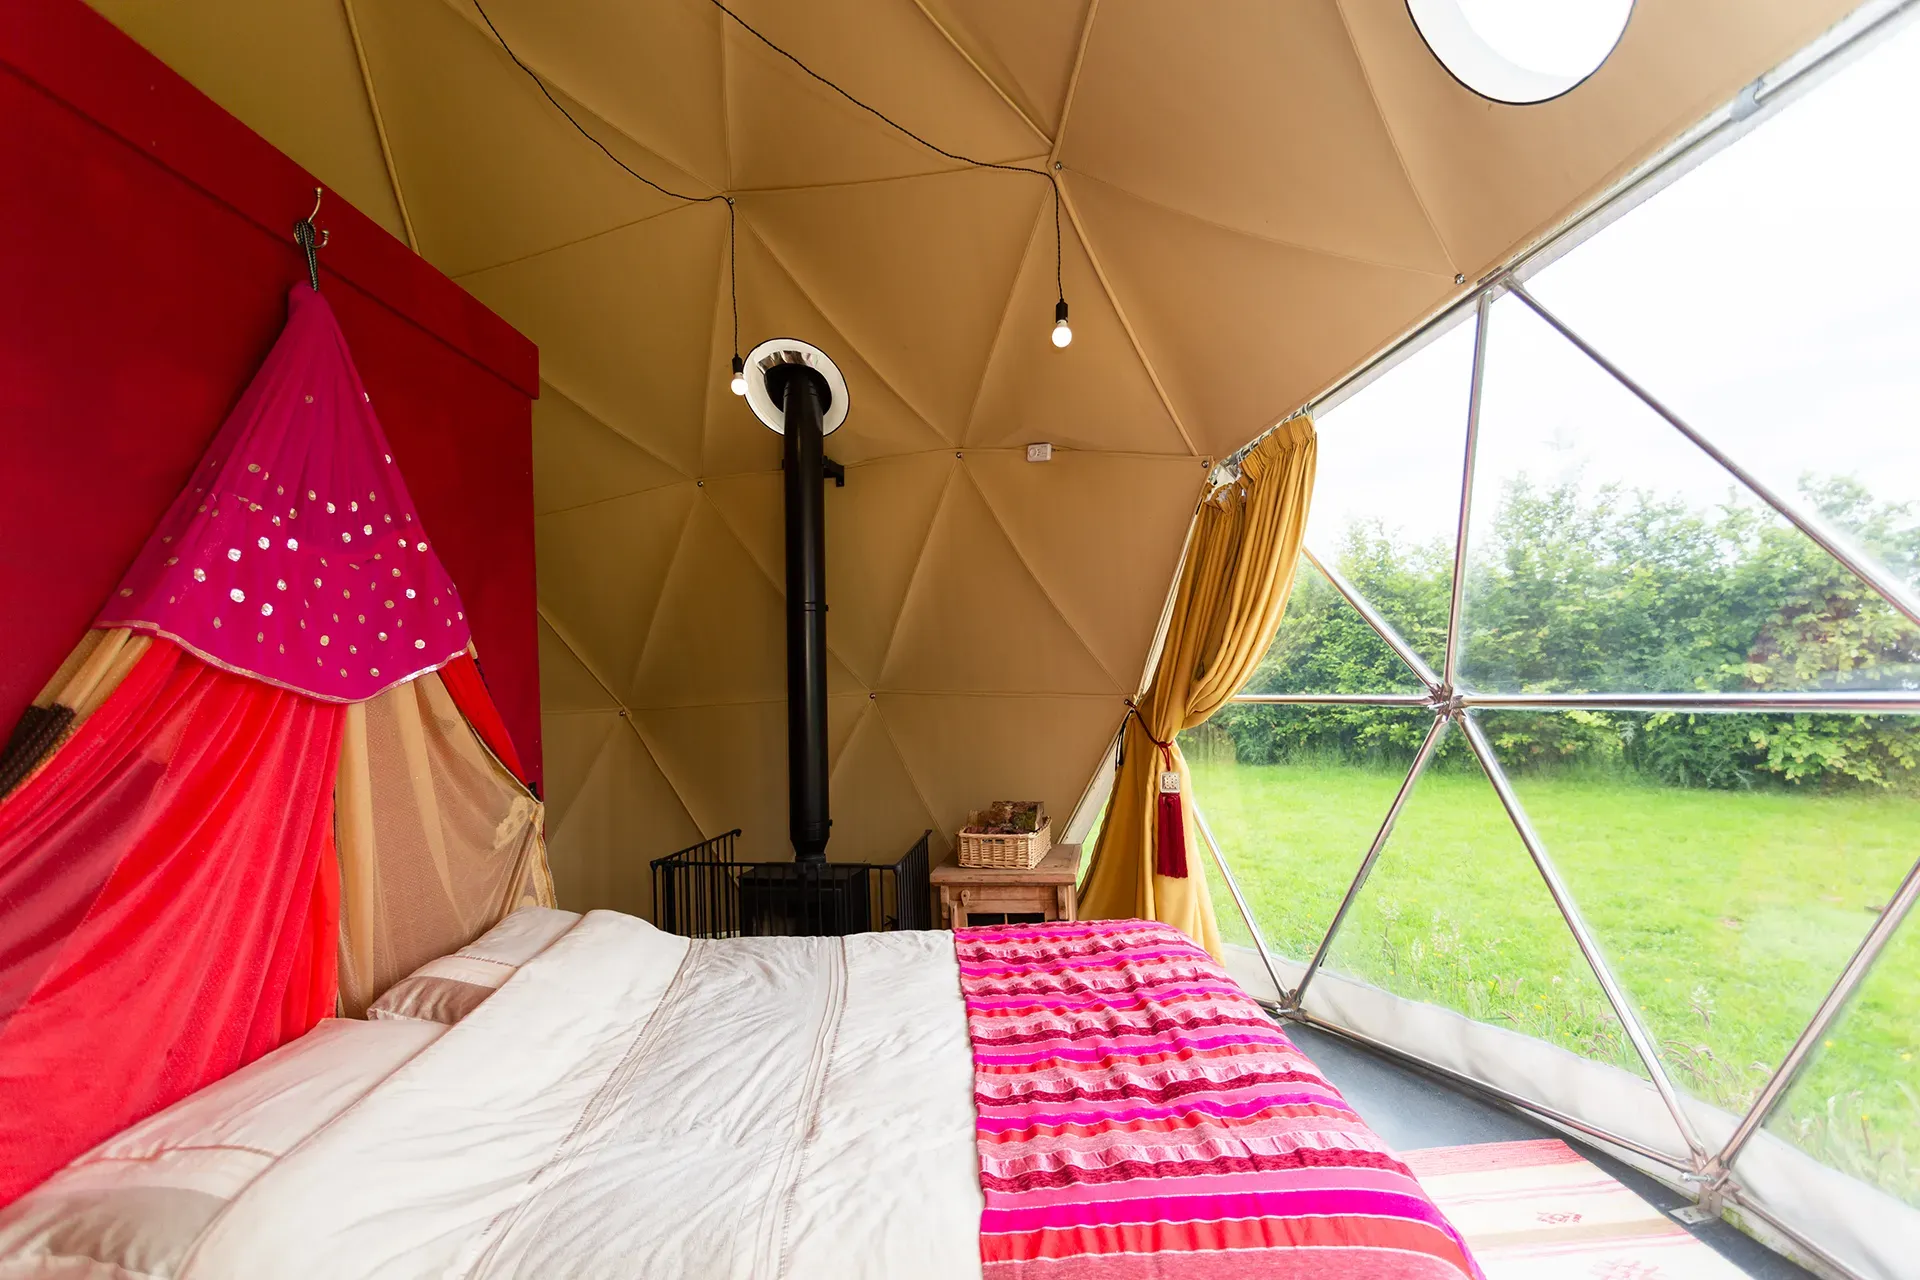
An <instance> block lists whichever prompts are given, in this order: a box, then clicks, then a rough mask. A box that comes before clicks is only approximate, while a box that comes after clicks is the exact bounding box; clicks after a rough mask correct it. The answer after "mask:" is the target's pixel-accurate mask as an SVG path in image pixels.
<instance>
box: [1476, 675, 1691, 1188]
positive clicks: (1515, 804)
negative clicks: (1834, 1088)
mask: <svg viewBox="0 0 1920 1280" xmlns="http://www.w3.org/2000/svg"><path fill="white" fill-rule="evenodd" d="M1460 727H1461V728H1462V729H1463V730H1464V731H1465V732H1466V735H1467V745H1468V746H1470V747H1472V748H1473V754H1474V756H1475V757H1476V758H1477V759H1478V760H1479V761H1480V767H1481V768H1482V769H1484V770H1486V773H1487V780H1488V781H1489V782H1491V783H1493V790H1494V793H1495V794H1497V795H1498V796H1499V797H1500V805H1501V807H1502V808H1504V809H1505V810H1506V811H1507V817H1508V818H1509V819H1511V820H1512V822H1513V827H1514V830H1516V831H1518V832H1519V833H1520V842H1521V843H1522V844H1524V845H1526V847H1527V853H1528V855H1529V856H1530V857H1532V859H1533V865H1534V866H1535V867H1537V868H1538V869H1539V871H1540V878H1541V879H1542V880H1545V881H1546V882H1547V892H1548V893H1550V894H1552V895H1553V902H1554V905H1555V906H1556V907H1558V908H1559V909H1560V917H1561V919H1563V920H1565V921H1566V922H1567V928H1568V929H1569V930H1570V931H1571V932H1572V933H1573V940H1574V942H1575V944H1576V945H1578V946H1579V948H1580V954H1581V955H1583V956H1585V957H1586V958H1587V964H1588V966H1589V967H1590V968H1591V969H1592V970H1593V976H1594V977H1595V979H1597V980H1598V981H1599V983H1600V989H1601V990H1602V991H1603V992H1605V993H1606V997H1607V1003H1608V1004H1610V1005H1612V1006H1613V1012H1614V1016H1615V1017H1617V1018H1619V1019H1620V1026H1621V1028H1622V1029H1623V1030H1625V1031H1626V1033H1627V1039H1628V1040H1630V1041H1632V1042H1633V1048H1634V1052H1636V1053H1638V1054H1639V1055H1640V1061H1641V1062H1642V1063H1644V1064H1645V1065H1646V1068H1647V1075H1648V1076H1649V1077H1650V1078H1651V1079H1652V1080H1653V1087H1654V1088H1655V1089H1657V1090H1658V1091H1659V1093H1660V1100H1661V1101H1662V1102H1665V1103H1666V1104H1667V1110H1668V1111H1670V1112H1672V1113H1673V1122H1674V1124H1676V1125H1678V1126H1679V1129H1680V1134H1681V1136H1682V1137H1683V1138H1685V1139H1686V1141H1687V1146H1688V1147H1689V1148H1691V1149H1692V1151H1693V1153H1694V1156H1695V1157H1696V1158H1697V1159H1698V1161H1699V1162H1700V1164H1701V1165H1703V1166H1704V1165H1705V1164H1706V1162H1707V1151H1706V1147H1705V1146H1704V1145H1703V1144H1702V1143H1701V1141H1700V1135H1699V1134H1698V1133H1696V1132H1695V1131H1694V1127H1693V1122H1692V1121H1690V1120H1688V1119H1687V1115H1686V1112H1684V1111H1683V1110H1681V1108H1680V1098H1679V1095H1678V1094H1677V1093H1676V1092H1675V1091H1674V1087H1673V1081H1672V1080H1671V1079H1669V1078H1668V1077H1667V1069H1666V1067H1665V1065H1663V1064H1662V1063H1661V1061H1660V1054H1659V1051H1658V1050H1657V1049H1655V1048H1654V1044H1653V1038H1652V1037H1651V1036H1649V1035H1648V1034H1647V1029H1646V1028H1645V1027H1643V1026H1641V1025H1640V1018H1639V1015H1638V1014H1636V1013H1635V1012H1634V1011H1633V1006H1632V1004H1630V1003H1629V1002H1628V1000H1627V996H1626V992H1625V991H1623V990H1622V989H1621V987H1620V983H1619V980H1618V979H1616V978H1615V977H1614V976H1613V970H1612V968H1610V967H1609V966H1608V964H1607V958H1606V956H1605V955H1604V954H1603V953H1602V952H1601V950H1600V944H1599V943H1598V942H1596V941H1595V940H1594V937H1593V932H1592V930H1590V929H1588V928H1587V922H1586V920H1585V919H1583V918H1582V917H1581V915H1580V907H1579V904H1577V903H1576V902H1574V900H1573V892H1572V890H1570V889H1568V888H1567V883H1566V881H1565V880H1564V879H1562V878H1561V875H1560V869H1559V868H1558V867H1557V866H1555V865H1554V862H1553V859H1552V858H1551V857H1549V856H1548V855H1547V847H1546V845H1545V844H1544V843H1542V842H1541V839H1540V836H1539V833H1537V832H1536V831H1534V829H1533V822H1532V820H1531V819H1529V818H1528V817H1527V811H1526V810H1525V809H1524V808H1523V807H1522V806H1521V804H1520V798H1519V797H1518V796H1516V795H1515V794H1514V793H1513V784H1512V783H1510V782H1508V781H1507V772H1506V770H1505V769H1503V768H1501V767H1500V761H1499V759H1498V758H1496V757H1495V756H1494V754H1493V748H1492V746H1490V745H1489V744H1488V742H1487V738H1486V734H1485V733H1484V732H1482V731H1481V728H1480V726H1479V724H1478V723H1477V722H1475V720H1474V719H1473V717H1472V716H1470V715H1467V714H1466V713H1464V712H1462V713H1461V715H1460Z"/></svg>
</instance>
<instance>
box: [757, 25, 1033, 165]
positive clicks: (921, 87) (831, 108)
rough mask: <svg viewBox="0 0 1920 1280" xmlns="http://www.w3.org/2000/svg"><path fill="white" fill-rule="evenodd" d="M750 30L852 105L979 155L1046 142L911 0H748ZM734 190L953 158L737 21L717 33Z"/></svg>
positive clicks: (1007, 154) (1015, 153)
mask: <svg viewBox="0 0 1920 1280" xmlns="http://www.w3.org/2000/svg"><path fill="white" fill-rule="evenodd" d="M737 12H738V13H739V14H740V16H741V17H742V18H743V19H744V20H745V21H746V22H748V23H751V24H752V25H753V28H754V30H756V31H758V32H760V33H761V34H762V35H764V36H765V37H766V39H767V40H769V41H771V42H772V43H773V44H774V45H776V46H778V48H779V49H780V50H783V51H785V52H786V53H790V54H792V55H793V57H794V58H795V59H798V60H799V61H800V62H802V63H804V64H805V65H806V67H807V68H808V69H809V70H812V71H815V72H818V73H819V74H820V75H821V76H824V77H825V78H826V79H828V80H831V81H832V82H833V83H834V84H836V85H838V86H840V87H841V88H843V89H845V90H846V92H847V93H848V94H850V95H852V96H853V97H854V98H856V99H858V100H859V101H860V102H861V103H866V104H870V105H871V106H872V107H874V108H876V109H877V110H878V111H880V112H883V113H885V115H886V116H887V117H888V118H889V119H892V120H897V121H899V122H900V124H901V125H902V126H903V127H904V128H906V129H911V130H913V131H914V132H915V133H917V134H919V135H920V136H921V137H923V138H932V139H936V140H937V141H938V142H939V144H940V145H941V146H943V147H945V148H946V149H948V150H950V151H954V152H958V153H960V154H962V155H968V156H977V157H979V158H981V159H985V160H997V161H1006V160H1010V159H1013V158H1015V157H1019V156H1032V155H1035V154H1037V153H1041V152H1044V151H1045V150H1046V147H1047V140H1046V139H1045V138H1043V137H1040V136H1039V135H1037V134H1036V133H1035V132H1034V131H1033V130H1032V129H1030V128H1028V127H1027V126H1026V125H1025V124H1024V123H1023V122H1022V121H1021V119H1020V115H1019V113H1018V112H1016V111H1015V110H1014V109H1013V108H1012V107H1010V106H1009V105H1008V104H1007V102H1006V100H1005V99H1003V98H1002V97H1001V96H1000V95H999V94H997V93H995V92H994V90H993V86H991V85H990V84H988V83H987V82H986V81H985V80H984V79H983V78H981V76H980V74H979V72H977V71H976V70H974V68H973V67H971V66H969V65H968V64H967V60H966V56H965V55H964V54H963V53H961V52H960V50H959V49H957V48H955V47H954V46H953V45H952V44H951V43H949V42H948V41H947V39H946V38H945V37H944V36H942V35H941V33H940V30H939V28H937V27H935V26H934V25H933V24H932V23H931V22H929V21H927V19H926V16H925V15H924V14H923V13H921V12H920V11H919V9H917V8H916V7H915V6H912V5H906V6H898V7H894V6H884V5H883V6H878V7H876V6H874V5H871V4H867V3H863V2H862V0H821V2H820V3H815V4H811V5H808V6H807V7H806V8H805V9H804V10H803V9H797V8H795V7H794V6H792V5H789V4H782V3H778V2H777V0H775V2H774V3H767V2H766V0H747V2H746V3H743V4H741V5H739V6H738V9H737ZM725 40H726V52H725V57H726V67H727V115H728V120H729V123H730V126H731V127H730V130H729V133H730V139H731V142H732V147H731V158H732V161H733V182H734V184H735V186H736V188H746V189H752V188H756V187H758V188H771V187H806V186H819V185H828V184H839V183H853V182H864V181H870V180H872V179H875V178H895V177H901V176H903V175H906V174H913V173H926V172H928V171H930V170H935V169H943V168H947V167H949V166H952V165H953V164H954V163H955V162H954V161H952V160H949V159H947V158H946V157H944V156H941V155H939V154H937V153H935V152H934V151H932V150H930V149H928V148H926V147H923V146H921V145H920V144H919V143H917V142H915V141H913V139H911V138H909V137H907V136H906V135H905V134H904V133H902V132H900V131H899V130H897V129H895V128H893V127H891V126H890V125H888V124H887V123H886V122H885V121H883V120H880V119H877V118H876V117H875V116H874V115H873V114H870V113H869V112H867V111H863V110H861V108H860V107H859V106H856V105H855V104H854V103H852V102H849V101H848V100H847V99H846V98H845V97H842V96H841V95H840V94H838V93H835V92H834V91H833V90H832V89H829V88H828V87H827V86H825V85H823V84H821V83H820V82H819V81H817V80H815V79H813V78H812V77H811V76H809V75H807V74H806V72H805V71H802V70H801V69H800V67H797V66H795V65H794V63H793V62H792V61H790V60H789V59H788V58H786V57H783V56H781V54H780V53H778V52H775V51H774V50H773V49H770V48H768V47H767V45H766V44H764V43H762V42H761V40H760V39H758V38H757V37H756V36H754V35H753V34H752V33H751V32H749V31H747V30H746V29H745V28H744V27H743V26H741V25H740V24H738V23H731V22H730V23H728V25H727V31H726V35H725Z"/></svg>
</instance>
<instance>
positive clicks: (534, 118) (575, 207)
mask: <svg viewBox="0 0 1920 1280" xmlns="http://www.w3.org/2000/svg"><path fill="white" fill-rule="evenodd" d="M489 8H490V9H491V6H489ZM522 12H525V11H524V10H523V11H522ZM355 13H356V17H357V19H358V27H359V30H360V32H361V35H362V38H363V41H364V43H365V46H366V65H367V68H368V70H369V72H370V73H371V75H372V77H373V83H374V84H375V85H376V86H377V88H378V93H379V103H380V106H379V112H380V119H381V120H382V121H383V122H384V125H385V136H386V138H387V139H388V140H389V141H390V142H391V145H392V150H393V157H392V165H393V167H394V168H395V169H397V170H398V171H399V172H400V173H401V174H402V175H404V185H403V187H402V190H403V191H404V192H405V194H406V201H407V209H408V212H409V213H411V214H412V215H413V220H414V226H415V229H416V230H417V231H418V232H419V233H420V248H421V251H422V252H423V253H425V254H427V255H429V257H431V259H432V261H433V263H434V265H435V266H437V267H439V268H440V269H441V270H442V271H444V272H446V273H447V274H448V275H451V276H460V275H463V274H466V273H468V272H472V271H479V270H482V269H484V268H486V267H492V266H497V265H499V264H501V263H503V262H510V261H513V260H515V259H518V258H523V257H526V256H527V255H528V254H536V253H541V252H544V251H546V250H549V249H552V248H554V247H555V246H558V245H563V244H571V243H573V242H575V241H577V240H580V239H582V238H583V237H586V236H593V235H598V234H600V233H602V232H605V231H607V230H609V229H610V228H613V227H617V226H623V225H625V224H627V223H631V222H634V221H636V220H638V219H641V218H646V217H650V216H653V215H656V214H660V213H664V212H667V211H668V210H671V209H673V208H675V207H676V206H678V205H679V203H680V202H679V201H677V200H671V199H669V198H667V197H666V196H664V195H662V194H660V193H659V192H657V191H654V190H652V189H650V188H648V187H646V186H644V185H642V184H641V183H639V182H636V181H634V180H633V178H632V177H630V176H629V175H627V174H625V173H622V172H621V171H620V170H619V169H618V168H617V167H615V166H614V165H613V164H611V163H609V162H608V161H607V159H606V157H605V156H604V155H602V154H601V153H600V151H599V149H598V148H596V147H595V146H594V144H593V143H592V142H590V141H589V140H588V139H586V138H583V137H581V136H580V134H579V133H578V132H576V131H575V129H574V127H573V126H572V125H570V124H568V123H567V119H566V117H565V116H563V115H561V114H560V112H559V111H557V110H555V108H554V106H553V104H552V103H550V102H548V101H547V99H546V97H545V96H544V95H542V94H541V92H540V89H539V88H538V87H537V86H536V85H535V84H534V83H533V82H532V81H531V80H529V79H528V78H527V75H526V73H525V72H524V71H522V70H521V69H520V68H519V67H517V66H515V65H514V64H513V62H512V60H511V59H509V58H508V57H507V55H506V52H505V51H504V50H502V49H501V47H500V44H499V41H498V40H496V39H495V38H494V36H493V33H492V32H490V31H488V30H487V29H486V26H485V24H484V23H481V22H479V21H478V20H477V19H475V18H470V17H468V16H467V15H466V13H465V12H464V11H463V10H462V9H461V8H458V7H456V6H454V5H450V4H445V3H439V2H437V0H436V2H435V3H430V4H399V5H367V6H364V11H362V10H360V9H356V11H355ZM515 16H518V15H515ZM495 17H496V19H497V20H499V21H500V22H501V23H502V24H503V30H505V31H507V32H508V33H509V39H513V38H516V37H515V36H514V34H513V33H514V32H515V31H516V30H517V29H518V30H524V29H525V28H526V27H527V26H531V25H538V24H531V23H528V22H526V21H525V20H524V19H522V20H521V21H519V22H515V21H514V20H513V19H512V18H510V17H509V16H508V15H507V14H495ZM516 52H518V50H517V49H516ZM642 56H643V57H644V56H645V55H642ZM631 70H632V69H631V67H630V68H629V76H630V77H631ZM626 82H627V83H631V82H632V80H631V79H629V80H628V81H626ZM552 87H553V89H554V91H555V95H556V96H557V97H559V98H560V100H561V101H562V102H564V103H566V104H567V110H568V111H569V112H571V113H572V114H573V115H574V116H575V117H576V118H577V119H579V120H580V122H581V124H582V125H583V126H584V127H585V128H586V129H587V130H589V131H590V132H591V133H592V134H593V136H594V137H595V138H597V139H599V140H600V141H601V142H602V143H604V144H605V145H606V146H607V147H608V148H609V149H610V150H611V151H613V152H614V154H615V155H618V156H619V157H620V159H621V160H622V161H623V162H625V163H626V164H628V165H631V166H632V167H633V168H634V169H636V170H638V171H639V172H641V173H644V174H646V175H647V176H648V177H650V178H652V179H653V180H654V181H655V182H658V183H660V184H661V185H662V186H665V187H667V188H668V189H669V190H674V191H683V192H687V193H689V194H698V195H704V194H706V191H705V190H703V189H702V184H701V182H700V180H699V179H697V178H695V177H693V176H692V175H690V174H688V173H685V172H683V171H682V170H680V169H679V168H677V167H675V166H674V165H673V164H671V163H670V162H668V161H666V160H663V159H662V158H661V157H660V156H658V155H655V154H653V153H652V152H650V151H648V150H647V149H646V148H645V147H643V146H641V145H639V144H637V143H635V142H634V141H633V140H631V139H629V138H628V137H626V136H625V135H623V134H622V133H621V131H620V130H619V129H618V128H617V127H615V126H614V125H611V124H609V123H607V122H606V121H605V120H603V119H598V118H596V116H595V113H594V111H593V109H592V108H591V107H590V106H588V105H587V104H584V103H582V102H580V101H578V100H575V99H571V98H570V96H569V94H568V93H567V87H566V85H565V84H564V83H556V84H554V85H552ZM683 114H684V115H686V116H688V117H695V118H697V115H698V113H696V112H687V113H683Z"/></svg>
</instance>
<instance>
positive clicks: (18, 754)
mask: <svg viewBox="0 0 1920 1280" xmlns="http://www.w3.org/2000/svg"><path fill="white" fill-rule="evenodd" d="M152 643H153V638H152V637H151V636H146V635H141V634H139V633H138V632H133V631H129V630H127V629H126V628H125V627H109V628H105V629H99V628H89V629H88V630H87V632H86V634H85V635H83V636H81V637H80V643H79V644H76V645H75V646H74V647H73V652H72V653H70V654H68V655H67V660H66V661H65V662H63V663H61V664H60V669H59V670H58V671H56V672H54V673H53V678H52V679H51V680H48V681H47V684H46V687H45V688H43V689H41V690H40V696H39V697H37V698H35V699H34V700H33V702H32V703H31V704H29V705H28V707H27V709H26V711H25V712H24V713H22V714H21V716H20V722H19V723H18V724H17V725H15V726H14V729H13V733H12V735H11V736H10V737H9V738H8V739H7V741H6V745H5V747H4V748H0V796H5V795H8V794H10V793H11V792H12V791H13V790H14V789H15V788H16V787H18V786H19V785H20V784H21V783H23V782H25V781H26V780H27V779H28V778H29V777H31V776H32V775H33V774H34V773H35V772H37V771H38V770H39V769H40V767H41V766H42V765H44V764H46V762H47V761H49V760H51V759H52V758H53V754H54V752H55V751H57V750H58V749H59V748H60V746H61V745H62V744H64V743H65V742H66V740H67V739H68V738H71V737H72V736H73V735H74V734H75V733H76V732H78V731H79V728H80V726H81V725H82V724H84V723H86V719H87V717H88V716H90V715H92V714H93V713H94V712H95V711H98V710H99V709H100V706H101V704H102V703H104V702H105V701H106V700H107V697H108V695H110V694H111V693H112V692H113V691H114V690H115V689H118V688H119V687H120V682H121V681H122V680H124V679H126V676H127V673H128V672H129V671H132V670H133V669H134V667H136V666H137V665H139V662H140V659H141V658H142V657H144V656H145V655H146V652H147V649H148V647H149V646H151V645H152Z"/></svg>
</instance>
